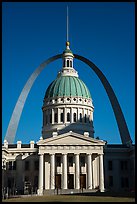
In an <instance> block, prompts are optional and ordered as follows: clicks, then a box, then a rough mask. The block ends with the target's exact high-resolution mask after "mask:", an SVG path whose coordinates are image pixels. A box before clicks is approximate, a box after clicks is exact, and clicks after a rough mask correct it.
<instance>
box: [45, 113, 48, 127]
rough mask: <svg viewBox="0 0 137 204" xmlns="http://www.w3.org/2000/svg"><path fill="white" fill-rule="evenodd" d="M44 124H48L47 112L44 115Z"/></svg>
mask: <svg viewBox="0 0 137 204" xmlns="http://www.w3.org/2000/svg"><path fill="white" fill-rule="evenodd" d="M45 124H48V114H47V112H46V113H45Z"/></svg>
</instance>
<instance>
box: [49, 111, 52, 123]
mask: <svg viewBox="0 0 137 204" xmlns="http://www.w3.org/2000/svg"><path fill="white" fill-rule="evenodd" d="M49 117H50V123H52V113H50V116H49Z"/></svg>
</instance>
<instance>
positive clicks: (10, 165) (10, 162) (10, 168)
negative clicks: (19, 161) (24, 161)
mask: <svg viewBox="0 0 137 204" xmlns="http://www.w3.org/2000/svg"><path fill="white" fill-rule="evenodd" d="M9 170H12V161H9Z"/></svg>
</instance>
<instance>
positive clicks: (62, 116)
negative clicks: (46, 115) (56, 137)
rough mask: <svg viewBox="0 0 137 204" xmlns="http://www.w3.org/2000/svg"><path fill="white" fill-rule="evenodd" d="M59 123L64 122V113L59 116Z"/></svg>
mask: <svg viewBox="0 0 137 204" xmlns="http://www.w3.org/2000/svg"><path fill="white" fill-rule="evenodd" d="M60 121H61V122H64V113H61V114H60Z"/></svg>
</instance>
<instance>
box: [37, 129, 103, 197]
mask: <svg viewBox="0 0 137 204" xmlns="http://www.w3.org/2000/svg"><path fill="white" fill-rule="evenodd" d="M54 135H55V133H54ZM37 144H38V145H39V186H38V194H39V195H40V194H43V191H44V190H55V189H56V188H60V189H63V190H65V189H77V190H79V189H81V188H85V189H91V190H92V189H95V188H99V190H100V191H101V192H103V191H104V172H103V146H104V144H105V142H104V141H102V140H97V139H94V138H91V137H89V136H86V134H85V135H80V134H77V133H74V132H68V133H66V134H62V135H56V136H54V137H51V138H47V139H41V140H40V141H38V143H37Z"/></svg>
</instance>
